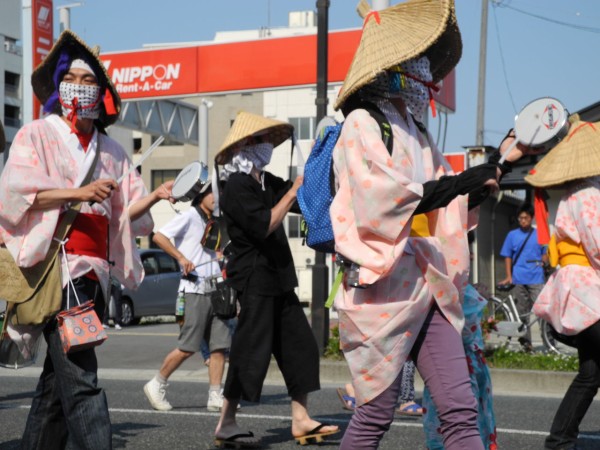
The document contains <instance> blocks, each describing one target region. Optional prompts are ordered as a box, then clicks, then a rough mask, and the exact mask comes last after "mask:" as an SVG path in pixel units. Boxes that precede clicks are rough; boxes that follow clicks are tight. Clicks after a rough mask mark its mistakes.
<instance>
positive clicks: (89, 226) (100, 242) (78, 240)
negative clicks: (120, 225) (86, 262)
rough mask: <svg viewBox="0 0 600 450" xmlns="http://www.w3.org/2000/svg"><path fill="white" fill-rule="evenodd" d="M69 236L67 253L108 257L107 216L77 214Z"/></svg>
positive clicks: (66, 246) (66, 245) (66, 247)
mask: <svg viewBox="0 0 600 450" xmlns="http://www.w3.org/2000/svg"><path fill="white" fill-rule="evenodd" d="M67 238H69V240H68V241H67V243H66V244H65V251H66V252H67V253H70V254H73V255H83V256H94V257H96V258H102V259H107V258H108V219H107V218H106V217H105V216H100V215H98V214H85V213H79V214H77V217H75V220H74V221H73V225H72V226H71V229H70V230H69V234H67Z"/></svg>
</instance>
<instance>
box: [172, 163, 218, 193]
mask: <svg viewBox="0 0 600 450" xmlns="http://www.w3.org/2000/svg"><path fill="white" fill-rule="evenodd" d="M208 182H209V180H208V167H207V166H206V164H204V163H202V162H200V161H194V162H193V163H191V164H188V165H187V166H185V167H184V168H183V169H182V170H181V172H180V173H179V175H177V178H176V179H175V183H173V188H172V189H171V196H172V197H173V198H174V199H175V200H179V201H182V202H191V201H192V200H193V199H194V197H196V196H197V195H198V194H199V193H200V190H201V189H202V186H204V184H205V183H208Z"/></svg>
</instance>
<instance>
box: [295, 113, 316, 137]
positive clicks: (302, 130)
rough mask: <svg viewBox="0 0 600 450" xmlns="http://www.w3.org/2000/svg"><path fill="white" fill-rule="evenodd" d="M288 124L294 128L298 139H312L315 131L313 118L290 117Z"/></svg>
mask: <svg viewBox="0 0 600 450" xmlns="http://www.w3.org/2000/svg"><path fill="white" fill-rule="evenodd" d="M289 123H290V124H292V125H293V126H294V130H295V131H296V136H297V137H298V139H313V137H314V131H315V118H314V117H290V119H289Z"/></svg>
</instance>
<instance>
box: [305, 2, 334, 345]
mask: <svg viewBox="0 0 600 450" xmlns="http://www.w3.org/2000/svg"><path fill="white" fill-rule="evenodd" d="M329 4H330V1H329V0H317V98H316V99H315V103H316V105H317V123H319V121H320V120H321V119H322V118H323V117H325V116H326V115H327V103H328V98H327V60H328V57H327V55H328V51H327V50H328V42H327V39H328V34H329ZM328 279H329V268H328V267H327V264H325V253H322V252H315V264H314V265H313V267H312V302H311V308H310V311H311V325H312V330H313V333H314V335H315V339H316V341H317V345H318V347H319V354H321V355H322V354H323V352H324V349H325V347H326V346H327V342H328V341H329V310H328V309H327V308H325V300H326V299H327V291H328V287H329V283H328Z"/></svg>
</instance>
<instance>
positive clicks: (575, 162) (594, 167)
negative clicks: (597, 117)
mask: <svg viewBox="0 0 600 450" xmlns="http://www.w3.org/2000/svg"><path fill="white" fill-rule="evenodd" d="M570 121H571V127H570V128H569V133H568V135H567V137H566V138H564V139H563V140H562V141H561V142H560V143H559V144H558V145H557V146H556V147H554V148H553V149H552V150H550V152H549V153H548V154H547V155H546V156H544V157H543V158H542V159H541V161H540V162H538V163H537V164H536V165H535V167H534V168H533V169H531V171H530V172H529V175H527V176H526V177H525V181H527V182H528V183H529V184H531V185H532V186H535V187H541V188H545V187H550V186H556V185H560V184H563V183H566V182H567V181H571V180H578V179H580V178H588V177H593V176H597V175H600V122H596V123H592V122H584V121H582V120H579V116H577V115H574V116H572V117H571V119H570Z"/></svg>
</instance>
